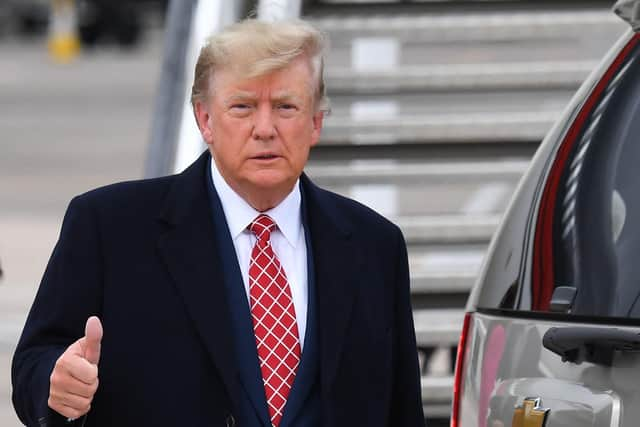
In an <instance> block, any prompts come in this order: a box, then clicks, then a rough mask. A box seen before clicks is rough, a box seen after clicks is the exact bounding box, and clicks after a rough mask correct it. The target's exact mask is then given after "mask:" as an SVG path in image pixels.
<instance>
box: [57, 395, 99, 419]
mask: <svg viewBox="0 0 640 427" xmlns="http://www.w3.org/2000/svg"><path fill="white" fill-rule="evenodd" d="M47 404H48V405H49V408H51V409H53V410H54V411H56V412H57V413H59V414H60V415H62V416H63V417H65V418H68V419H72V420H75V419H78V418H80V417H81V416H83V415H84V414H86V413H87V412H89V410H90V409H91V406H89V407H88V408H86V410H83V411H81V410H78V409H76V408H72V407H70V406H66V405H64V404H62V403H60V402H58V401H56V400H54V399H52V398H49V401H48V402H47Z"/></svg>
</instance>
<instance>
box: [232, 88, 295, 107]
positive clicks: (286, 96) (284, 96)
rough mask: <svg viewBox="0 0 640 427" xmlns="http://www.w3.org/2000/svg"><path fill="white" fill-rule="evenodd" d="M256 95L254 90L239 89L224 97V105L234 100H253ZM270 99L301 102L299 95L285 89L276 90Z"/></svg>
mask: <svg viewBox="0 0 640 427" xmlns="http://www.w3.org/2000/svg"><path fill="white" fill-rule="evenodd" d="M257 97H258V95H257V94H256V93H255V92H243V91H239V92H236V93H234V94H233V95H231V96H229V97H228V98H226V99H225V100H224V103H225V104H226V105H229V104H231V103H233V102H236V101H252V100H255V99H256V98H257ZM272 101H280V102H282V101H296V102H302V101H303V99H302V98H301V97H300V96H297V95H295V94H293V93H290V92H286V91H282V92H276V93H274V94H273V96H272Z"/></svg>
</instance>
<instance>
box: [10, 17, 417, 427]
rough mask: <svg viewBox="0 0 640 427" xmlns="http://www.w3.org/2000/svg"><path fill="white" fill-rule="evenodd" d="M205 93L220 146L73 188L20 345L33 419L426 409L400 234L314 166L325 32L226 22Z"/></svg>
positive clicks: (301, 419) (283, 419) (96, 422)
mask: <svg viewBox="0 0 640 427" xmlns="http://www.w3.org/2000/svg"><path fill="white" fill-rule="evenodd" d="M192 104H193V107H194V112H195V117H196V120H197V122H198V126H199V128H200V131H201V133H202V136H203V138H204V140H205V142H206V143H207V145H208V148H209V150H208V152H206V153H204V154H203V155H202V156H201V157H200V158H199V159H198V160H197V161H196V162H195V163H193V164H192V165H191V166H190V167H189V168H187V169H186V170H185V171H184V172H183V173H181V174H179V175H177V176H170V177H164V178H159V179H153V180H145V181H139V182H129V183H121V184H115V185H112V186H108V187H104V188H101V189H98V190H94V191H91V192H89V193H87V194H84V195H81V196H79V197H76V198H75V199H74V200H73V201H72V202H71V204H70V206H69V208H68V211H67V213H66V216H65V220H64V223H63V226H62V231H61V234H60V239H59V241H58V244H57V245H56V248H55V250H54V252H53V255H52V257H51V260H50V262H49V265H48V267H47V270H46V272H45V275H44V278H43V281H42V283H41V286H40V289H39V292H38V295H37V296H36V300H35V302H34V305H33V308H32V309H31V312H30V314H29V318H28V320H27V323H26V326H25V329H24V332H23V334H22V337H21V339H20V343H19V345H18V348H17V350H16V354H15V357H14V363H13V385H14V395H13V400H14V405H15V407H16V410H17V412H18V415H19V416H20V418H21V419H22V420H23V421H24V422H25V423H27V424H30V425H38V424H37V423H38V422H39V421H38V420H41V421H40V423H41V425H64V423H66V422H67V420H68V419H72V420H77V423H84V425H86V426H142V425H144V426H189V427H192V426H233V425H235V426H241V427H253V426H279V427H288V426H295V427H307V426H331V427H340V426H345V427H346V426H349V427H352V426H367V427H372V426H373V427H375V426H386V427H390V426H403V427H406V426H419V425H423V424H424V418H423V413H422V403H421V397H420V383H419V373H418V366H417V355H416V344H415V334H414V329H413V321H412V317H411V308H410V302H409V274H408V265H407V254H406V247H405V243H404V240H403V237H402V234H401V233H400V231H399V229H398V228H397V227H396V226H394V225H392V224H391V223H389V222H388V221H387V220H385V219H384V218H382V217H380V216H379V215H377V214H376V213H374V212H373V211H371V210H370V209H368V208H366V207H364V206H362V205H360V204H358V203H356V202H353V201H351V200H348V199H345V198H343V197H340V196H338V195H335V194H332V193H329V192H327V191H324V190H321V189H320V188H318V187H316V186H315V185H314V184H313V183H311V181H310V180H309V179H308V178H307V177H306V176H305V175H304V174H303V173H302V172H303V168H304V166H305V163H306V161H307V158H308V155H309V150H310V148H311V147H312V146H313V145H315V144H316V143H317V142H318V139H319V137H320V131H321V128H322V121H323V109H324V107H325V104H326V99H325V90H324V83H323V77H322V37H321V35H320V34H319V33H318V32H317V31H316V30H315V29H314V28H312V27H311V26H309V25H308V24H306V23H303V22H290V23H283V22H279V23H277V24H271V23H264V22H260V21H256V20H247V21H244V22H242V23H239V24H235V25H233V26H231V27H229V28H228V29H227V30H225V31H224V32H222V33H221V34H218V35H216V36H213V37H212V38H211V39H210V41H209V42H208V44H207V45H206V46H205V47H204V48H203V49H202V51H201V54H200V57H199V59H198V63H197V65H196V72H195V79H194V86H193V90H192Z"/></svg>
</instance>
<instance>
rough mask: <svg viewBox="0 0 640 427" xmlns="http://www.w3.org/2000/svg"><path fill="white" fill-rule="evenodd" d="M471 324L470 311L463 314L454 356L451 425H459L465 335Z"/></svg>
mask: <svg viewBox="0 0 640 427" xmlns="http://www.w3.org/2000/svg"><path fill="white" fill-rule="evenodd" d="M470 326H471V313H466V314H465V315H464V323H463V324H462V332H461V333H460V340H459V341H458V355H457V356H456V373H455V376H454V379H453V402H452V405H451V427H459V425H460V424H459V419H460V399H462V378H463V370H464V356H465V349H466V347H467V337H468V334H469V328H470Z"/></svg>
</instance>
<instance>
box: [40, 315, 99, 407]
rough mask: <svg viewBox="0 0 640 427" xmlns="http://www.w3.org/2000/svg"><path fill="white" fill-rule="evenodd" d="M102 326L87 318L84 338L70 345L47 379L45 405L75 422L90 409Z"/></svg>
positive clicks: (95, 384) (94, 319) (95, 388)
mask: <svg viewBox="0 0 640 427" xmlns="http://www.w3.org/2000/svg"><path fill="white" fill-rule="evenodd" d="M101 341H102V324H101V323H100V319H98V318H97V317H95V316H94V317H90V318H89V319H88V320H87V324H86V326H85V333H84V337H82V338H80V339H79V340H77V341H76V342H74V343H73V344H71V345H70V346H69V347H68V348H67V349H66V350H65V352H64V353H62V355H61V356H60V357H59V358H58V360H57V361H56V364H55V366H54V368H53V372H52V373H51V377H50V387H49V400H48V405H49V407H50V408H51V409H53V410H54V411H56V412H58V413H59V414H61V415H63V416H65V417H67V418H72V419H76V418H79V417H81V416H83V415H84V414H86V413H87V412H89V409H91V401H92V400H93V396H94V395H95V393H96V390H97V389H98V362H99V360H100V343H101Z"/></svg>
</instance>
